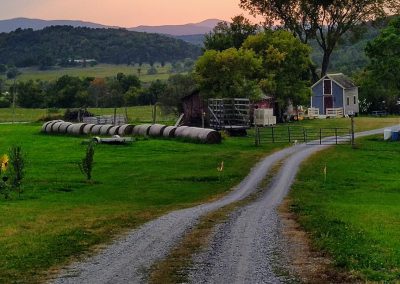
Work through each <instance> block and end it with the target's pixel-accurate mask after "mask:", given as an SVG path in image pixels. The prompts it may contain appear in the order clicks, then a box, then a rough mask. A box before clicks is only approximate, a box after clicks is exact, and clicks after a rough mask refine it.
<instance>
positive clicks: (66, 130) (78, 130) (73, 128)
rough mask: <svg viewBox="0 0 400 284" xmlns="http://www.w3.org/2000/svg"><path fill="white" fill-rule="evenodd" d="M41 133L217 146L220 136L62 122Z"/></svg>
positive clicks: (52, 123)
mask: <svg viewBox="0 0 400 284" xmlns="http://www.w3.org/2000/svg"><path fill="white" fill-rule="evenodd" d="M42 132H43V133H47V134H65V135H75V136H79V135H96V136H97V135H100V136H113V135H118V136H130V135H134V136H150V137H154V138H156V137H165V138H181V139H185V140H186V139H187V140H190V141H195V142H200V143H206V144H218V143H221V134H220V133H219V132H218V131H215V130H214V129H209V128H198V127H189V126H179V127H176V126H166V125H162V124H141V125H132V124H123V125H112V124H90V123H89V124H86V123H71V122H65V121H62V120H52V121H48V122H46V123H44V124H43V126H42Z"/></svg>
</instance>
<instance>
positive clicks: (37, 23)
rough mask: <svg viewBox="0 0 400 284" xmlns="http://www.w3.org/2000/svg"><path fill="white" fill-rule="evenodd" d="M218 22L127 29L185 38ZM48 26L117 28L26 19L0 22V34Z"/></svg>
mask: <svg viewBox="0 0 400 284" xmlns="http://www.w3.org/2000/svg"><path fill="white" fill-rule="evenodd" d="M218 22H221V20H218V19H209V20H205V21H202V22H200V23H192V24H185V25H165V26H138V27H133V28H127V30H130V31H137V32H147V33H158V34H168V35H172V36H186V35H197V34H206V33H208V32H210V31H211V30H212V29H213V28H214V27H215V26H216V25H217V23H218ZM49 26H73V27H88V28H119V27H116V26H106V25H102V24H97V23H91V22H84V21H73V20H40V19H28V18H15V19H9V20H0V32H5V33H9V32H11V31H14V30H16V29H18V28H21V29H28V28H32V29H33V30H41V29H43V28H45V27H49Z"/></svg>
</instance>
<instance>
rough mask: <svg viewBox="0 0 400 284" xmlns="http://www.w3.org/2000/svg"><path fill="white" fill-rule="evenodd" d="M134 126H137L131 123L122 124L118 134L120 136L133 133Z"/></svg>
mask: <svg viewBox="0 0 400 284" xmlns="http://www.w3.org/2000/svg"><path fill="white" fill-rule="evenodd" d="M134 127H135V126H134V125H131V124H124V125H121V126H120V128H119V129H118V135H119V136H125V135H131V134H132V133H133V128H134Z"/></svg>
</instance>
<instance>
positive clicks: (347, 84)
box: [311, 73, 357, 89]
mask: <svg viewBox="0 0 400 284" xmlns="http://www.w3.org/2000/svg"><path fill="white" fill-rule="evenodd" d="M324 79H331V80H332V81H334V82H336V84H338V85H339V86H340V87H342V88H343V89H353V88H357V85H356V84H354V82H353V81H352V80H351V79H350V78H349V77H347V76H346V75H344V74H343V73H337V74H327V75H325V76H324V77H322V78H321V79H320V80H319V81H318V82H317V83H315V84H314V85H312V87H311V89H312V88H314V87H315V86H316V85H318V84H319V83H320V82H321V81H322V80H324Z"/></svg>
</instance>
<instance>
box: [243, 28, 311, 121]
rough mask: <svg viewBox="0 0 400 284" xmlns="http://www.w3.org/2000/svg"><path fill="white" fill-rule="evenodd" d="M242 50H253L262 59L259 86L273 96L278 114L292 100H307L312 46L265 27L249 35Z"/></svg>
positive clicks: (283, 32)
mask: <svg viewBox="0 0 400 284" xmlns="http://www.w3.org/2000/svg"><path fill="white" fill-rule="evenodd" d="M243 49H245V50H252V51H254V52H255V53H256V55H257V56H259V57H260V58H261V60H262V70H261V73H260V75H259V86H260V87H261V89H262V91H263V93H264V94H266V95H268V96H270V97H273V98H274V100H275V101H276V103H277V104H278V108H279V112H280V113H279V114H277V115H278V116H281V115H282V112H283V110H284V109H285V108H286V107H287V105H288V103H289V102H291V103H293V105H300V104H303V103H304V102H306V101H308V99H309V97H310V90H309V88H308V83H309V81H310V78H309V72H308V68H309V65H310V53H311V49H310V47H309V46H308V45H306V44H303V43H301V41H300V40H299V39H297V38H295V37H294V36H293V35H292V34H291V33H290V32H287V31H283V30H278V31H271V30H266V31H265V32H263V33H259V34H257V35H255V36H249V37H248V38H247V40H246V41H245V42H244V43H243Z"/></svg>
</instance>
